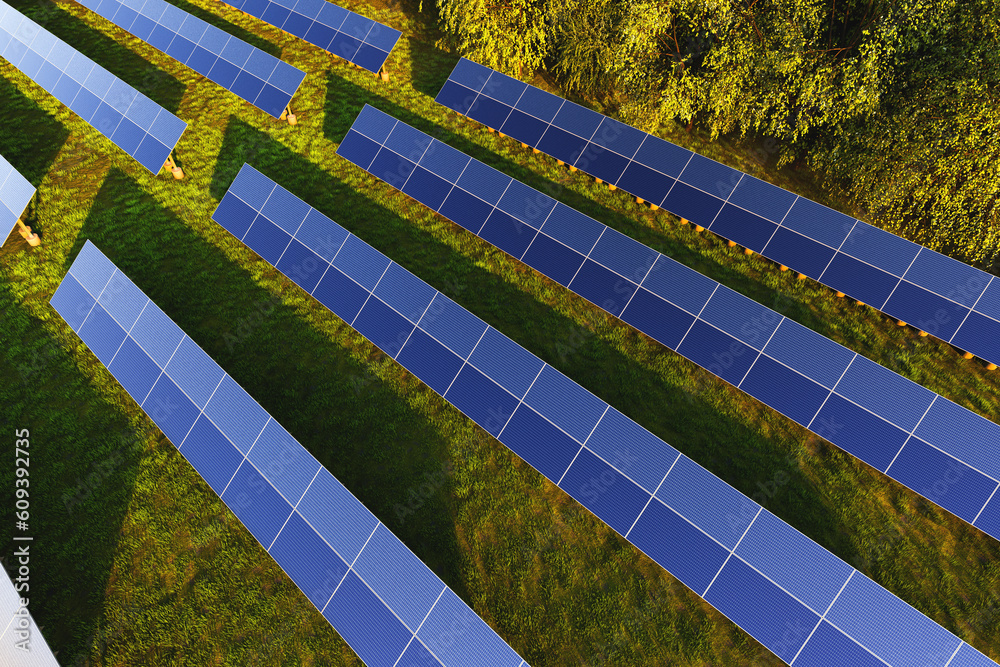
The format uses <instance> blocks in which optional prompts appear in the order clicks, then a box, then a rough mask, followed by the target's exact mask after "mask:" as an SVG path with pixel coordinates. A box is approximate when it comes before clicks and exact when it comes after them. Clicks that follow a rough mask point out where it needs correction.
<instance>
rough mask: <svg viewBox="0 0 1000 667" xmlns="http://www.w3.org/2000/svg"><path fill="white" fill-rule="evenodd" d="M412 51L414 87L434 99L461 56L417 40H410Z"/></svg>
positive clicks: (411, 63) (411, 65) (410, 62)
mask: <svg viewBox="0 0 1000 667" xmlns="http://www.w3.org/2000/svg"><path fill="white" fill-rule="evenodd" d="M410 52H411V53H412V57H411V58H410V61H409V65H410V80H411V81H412V82H413V88H414V89H415V90H417V91H419V92H421V93H423V94H424V95H427V96H428V97H430V98H431V99H432V100H433V99H435V98H436V97H437V95H438V93H439V92H440V91H441V88H442V87H444V83H445V81H447V80H448V77H449V76H451V71H452V70H453V69H455V65H456V64H458V61H459V60H461V56H460V55H458V54H457V53H449V52H447V51H445V50H443V49H439V48H437V47H436V46H434V45H433V44H428V43H427V42H423V41H417V40H410ZM441 109H442V110H443V109H444V107H441Z"/></svg>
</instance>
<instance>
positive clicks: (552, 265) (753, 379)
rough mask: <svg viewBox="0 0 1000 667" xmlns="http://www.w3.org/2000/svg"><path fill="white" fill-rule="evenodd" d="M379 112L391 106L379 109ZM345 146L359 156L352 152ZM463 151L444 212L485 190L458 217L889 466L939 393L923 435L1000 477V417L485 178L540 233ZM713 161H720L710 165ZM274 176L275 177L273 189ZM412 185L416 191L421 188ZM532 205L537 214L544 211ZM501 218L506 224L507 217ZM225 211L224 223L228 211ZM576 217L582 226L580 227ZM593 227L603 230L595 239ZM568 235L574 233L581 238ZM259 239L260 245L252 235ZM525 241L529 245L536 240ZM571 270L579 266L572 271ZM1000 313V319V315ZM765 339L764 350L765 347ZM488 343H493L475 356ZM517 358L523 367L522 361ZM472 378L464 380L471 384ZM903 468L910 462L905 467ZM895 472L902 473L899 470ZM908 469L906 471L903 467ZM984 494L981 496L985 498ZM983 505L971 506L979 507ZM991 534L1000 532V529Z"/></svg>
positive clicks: (370, 113) (368, 116)
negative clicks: (540, 220)
mask: <svg viewBox="0 0 1000 667" xmlns="http://www.w3.org/2000/svg"><path fill="white" fill-rule="evenodd" d="M378 115H381V116H382V118H381V119H377V116H378ZM361 118H363V119H364V125H365V126H366V127H369V126H375V125H378V126H380V127H388V126H389V124H390V123H393V125H392V128H393V130H392V131H393V132H394V133H399V134H400V136H402V134H403V130H401V129H400V128H401V126H403V125H404V124H403V123H401V122H398V121H394V120H393V119H391V117H390V116H388V115H387V114H384V113H383V112H381V111H378V110H376V109H374V108H371V107H366V109H365V111H363V112H362V114H361V116H359V120H360V119H361ZM350 133H354V130H351V131H350ZM414 133H416V134H414ZM405 134H406V136H408V137H409V139H408V141H409V142H410V143H412V144H413V145H427V144H428V143H429V142H430V141H431V139H430V137H428V136H427V135H422V136H418V135H420V133H419V132H417V131H416V130H414V129H413V128H410V129H409V130H407V131H406V133H405ZM380 150H381V152H382V153H387V152H391V151H389V149H388V148H385V147H384V146H383V147H381V148H380ZM393 155H396V154H395V153H393ZM345 157H347V158H348V159H350V156H349V155H347V156H345ZM396 157H397V158H398V155H397V156H396ZM456 159H457V160H459V161H460V162H461V163H462V164H463V165H466V166H464V170H465V171H464V173H463V175H462V177H461V178H459V180H458V183H457V184H454V185H455V187H453V188H452V189H451V191H450V194H449V195H448V198H447V199H446V200H445V203H444V205H443V206H442V207H441V208H440V209H439V212H440V213H441V214H442V215H445V216H446V217H449V216H451V215H453V213H452V211H455V213H454V215H459V216H461V215H463V214H466V213H467V212H468V211H469V210H470V209H471V207H470V206H469V202H479V205H480V206H481V207H483V208H481V209H480V210H481V211H483V212H482V213H481V215H485V216H488V217H487V220H486V224H485V225H484V226H483V227H482V229H480V230H476V229H475V228H474V227H472V226H468V225H466V224H465V223H462V222H461V220H456V221H457V222H459V224H463V226H465V227H466V228H467V229H470V231H473V232H474V233H476V234H478V235H479V236H480V237H481V238H483V239H484V240H486V241H489V242H490V243H493V244H494V245H496V246H497V247H499V248H501V249H502V250H505V251H506V252H508V253H509V254H511V255H512V256H514V257H515V258H517V259H520V260H521V261H522V262H524V263H525V264H527V265H528V266H531V267H532V268H535V269H536V270H538V271H540V272H541V273H543V274H545V275H547V276H549V277H550V278H552V279H553V280H556V281H557V282H559V283H560V284H562V285H566V286H568V287H569V289H570V290H572V291H573V292H575V293H576V294H578V295H580V296H582V297H584V298H585V299H587V300H589V301H591V302H592V303H594V304H595V305H597V306H599V307H601V308H603V309H604V310H606V311H607V312H609V313H611V314H612V315H615V316H618V317H620V318H621V319H622V320H623V321H625V322H627V323H629V324H631V325H632V326H634V327H636V328H637V329H638V330H639V331H642V332H643V333H645V334H647V335H649V336H650V337H652V338H654V339H655V340H657V341H659V342H660V343H662V344H663V345H665V346H667V347H669V348H670V349H672V350H674V351H675V352H678V353H679V354H681V355H682V356H684V357H686V358H688V359H690V360H691V361H693V362H695V363H696V364H698V365H700V366H702V367H704V368H705V369H706V370H708V371H710V372H711V373H714V374H715V375H717V376H718V377H720V378H722V379H724V380H726V381H727V382H729V383H731V384H733V385H734V386H737V387H739V388H740V389H742V390H744V391H745V392H746V393H748V394H750V395H751V396H754V397H755V398H757V399H758V400H760V401H762V402H763V403H765V404H766V405H768V406H770V407H772V408H774V409H775V410H777V411H779V412H781V413H782V414H784V415H785V416H787V417H789V418H790V419H792V420H794V421H796V422H797V423H799V424H801V425H803V426H806V427H807V428H809V429H811V430H812V431H813V432H814V433H816V434H817V435H819V436H821V437H823V438H826V439H827V440H829V441H830V442H833V443H834V444H836V445H838V446H839V447H841V448H842V449H844V450H845V451H847V452H849V453H851V454H853V455H854V456H856V457H857V458H859V459H861V460H862V461H864V462H865V463H868V464H869V465H872V466H874V467H876V468H878V469H879V470H881V471H885V470H886V468H887V467H888V466H889V464H890V463H891V462H892V460H893V458H894V457H895V456H896V454H897V453H898V452H899V451H900V449H901V448H902V447H903V444H904V443H905V442H906V438H907V437H908V436H909V435H910V433H911V432H912V431H913V429H914V427H916V426H917V424H918V423H919V422H920V420H921V418H922V417H923V415H924V413H925V412H927V408H928V406H930V405H931V403H932V402H935V401H936V404H939V405H941V406H943V407H941V408H936V409H935V410H932V411H931V412H932V413H933V414H928V417H929V418H930V421H928V422H927V426H924V425H923V424H921V426H920V428H919V429H918V432H917V436H918V437H921V438H922V439H924V440H925V441H926V442H927V443H928V444H930V445H931V446H933V447H937V448H939V449H941V450H943V451H945V452H947V453H949V454H951V455H952V456H955V457H956V458H958V459H959V460H960V461H961V462H963V464H965V465H967V466H969V468H970V469H971V470H972V471H973V472H975V473H976V474H977V475H983V476H985V477H986V478H987V479H988V480H990V481H992V482H993V483H996V484H1000V481H998V480H1000V464H998V463H997V461H1000V426H998V425H997V424H995V423H993V422H991V421H989V420H987V419H984V418H983V417H980V416H978V415H975V414H974V413H971V412H968V411H967V410H964V408H960V407H959V406H958V405H956V404H955V403H952V402H951V401H947V400H946V399H944V398H941V397H940V396H937V395H936V394H934V393H933V392H931V391H929V390H927V389H925V388H924V387H922V386H920V385H917V384H915V383H913V382H911V381H910V380H907V379H905V378H903V377H902V376H900V375H898V374H896V373H894V372H892V371H890V370H888V369H886V368H884V367H882V366H880V365H878V364H876V363H874V362H873V361H870V360H869V359H866V358H865V357H862V356H860V355H856V354H855V353H853V352H851V351H850V350H848V349H847V348H845V347H843V346H841V345H838V344H837V343H834V342H833V341H831V340H829V339H827V338H825V337H823V336H820V335H819V334H816V333H815V332H812V331H809V330H807V329H805V328H804V327H802V326H800V325H798V324H796V323H794V322H791V321H789V320H787V319H786V318H785V317H783V316H782V315H780V314H778V313H777V312H775V311H773V310H771V309H769V308H766V307H765V306H762V305H761V304H759V303H757V302H755V301H753V300H751V299H749V298H747V297H745V296H743V295H741V294H739V293H737V292H735V291H733V290H731V289H729V288H727V287H724V286H722V285H720V284H719V283H717V282H715V281H713V280H711V279H709V278H707V277H705V276H703V275H701V274H698V273H697V272H695V271H693V270H691V269H689V268H687V267H685V266H683V265H681V264H680V263H678V262H676V261H674V260H672V259H670V258H669V257H667V256H665V255H662V254H659V253H656V252H655V251H653V250H651V249H650V248H647V247H646V246H644V245H642V244H640V243H638V242H636V241H634V240H633V239H630V238H628V237H626V236H624V235H622V234H620V233H619V232H617V231H615V230H612V229H610V228H608V227H606V226H604V225H602V224H601V223H599V222H597V221H596V220H593V219H591V218H587V217H586V216H584V215H583V214H581V213H579V212H576V211H572V209H569V208H568V207H566V206H564V205H562V204H558V205H556V206H555V207H551V206H550V202H551V198H550V197H548V196H546V195H543V194H542V193H540V192H537V194H536V195H532V190H531V189H530V188H528V187H527V186H525V185H524V184H522V183H520V182H518V181H512V180H511V179H510V177H507V176H502V175H500V176H498V177H490V178H489V179H486V178H484V180H483V182H484V183H499V185H500V186H502V188H503V191H506V192H509V191H511V190H512V189H515V188H516V192H517V196H516V201H522V202H531V203H532V204H535V202H537V209H538V211H537V217H541V216H542V215H546V216H547V219H546V221H545V224H543V225H542V226H541V227H542V231H540V232H537V233H536V232H535V230H534V228H532V227H529V226H528V225H527V224H524V223H520V222H518V221H515V222H510V221H509V220H508V218H509V216H507V214H506V213H503V212H502V211H499V209H497V208H493V207H494V206H495V204H491V203H489V202H487V201H484V200H483V199H482V198H480V197H479V196H478V195H477V193H476V192H473V191H472V190H475V189H476V188H474V187H471V186H470V189H469V190H466V189H465V188H464V187H463V185H462V184H463V182H465V181H466V180H467V178H466V177H467V176H468V174H470V173H475V172H476V171H479V172H480V173H483V174H484V175H486V174H489V172H491V171H493V170H492V169H491V168H490V167H487V166H486V165H484V164H482V163H481V162H478V161H477V160H470V159H469V158H468V156H466V155H462V154H457V155H456ZM477 165H478V166H477ZM359 166H360V165H359ZM703 170H705V173H714V172H712V171H711V170H710V169H708V168H705V167H704V166H703ZM369 171H370V173H373V174H375V175H376V176H377V175H378V174H377V173H376V172H375V171H372V170H369ZM727 173H728V172H727ZM716 177H718V178H720V179H722V181H723V182H725V178H724V175H723V176H719V175H718V174H716ZM477 185H478V184H477ZM267 187H269V186H264V189H267ZM493 187H496V186H495V185H494V186H493ZM482 190H483V191H485V190H486V188H485V187H484V188H482ZM411 194H413V195H414V196H417V193H411ZM703 194H704V193H703ZM705 196H708V195H705ZM504 197H506V195H504ZM452 199H457V200H458V201H459V202H460V203H459V204H457V205H456V206H455V207H454V208H452V207H450V206H449V201H451V200H452ZM491 200H492V201H502V198H501V197H500V196H497V197H491ZM796 201H797V202H798V201H804V200H801V199H799V200H796ZM809 206H818V205H812V204H810V205H809ZM511 210H514V209H511ZM517 210H524V209H523V207H522V208H521V209H517ZM733 210H736V211H740V212H741V215H745V216H752V215H753V214H751V213H748V212H746V211H743V210H742V209H735V208H734V209H733ZM804 210H805V209H804ZM809 210H814V208H810V209H809ZM546 211H549V212H548V213H546ZM571 211H572V212H571ZM814 212H815V211H814ZM223 213H224V214H225V213H226V212H225V211H223ZM529 213H532V214H534V213H536V211H533V210H531V211H529ZM817 215H819V214H817ZM553 216H555V218H554V217H553ZM223 217H225V216H224V215H223ZM525 217H526V219H535V216H533V215H527V216H525ZM753 217H756V216H753ZM452 219H455V218H452ZM553 219H555V220H557V221H558V222H557V223H556V224H555V225H554V226H553V227H552V231H553V233H556V234H557V235H558V238H554V237H552V236H549V235H548V234H547V233H546V232H545V230H546V229H548V227H547V225H548V224H549V221H550V220H553ZM757 219H758V220H760V221H761V223H762V224H766V225H769V226H771V227H772V228H773V227H775V225H774V224H773V223H771V222H768V221H766V220H764V219H763V218H757ZM500 220H503V221H505V224H504V225H501V224H500V222H499V221H500ZM221 222H222V223H223V224H225V220H221ZM518 225H520V226H518ZM572 227H575V228H576V229H575V230H572V231H570V230H571V228H572ZM788 233H790V234H791V233H794V232H788ZM844 234H845V235H846V234H847V232H846V231H845V232H844ZM592 238H594V239H595V241H593V242H592V241H591V239H592ZM803 238H804V237H803ZM559 239H566V240H567V241H568V242H572V243H573V246H570V245H568V244H564V243H562V242H561V241H560V240H559ZM540 240H541V241H540ZM250 245H251V247H253V244H250ZM536 245H537V247H538V250H537V251H532V249H531V248H534V247H536ZM529 246H530V248H529ZM525 248H528V250H527V252H525ZM258 252H259V251H258ZM386 261H387V260H386V259H384V258H380V259H378V260H377V261H376V260H372V261H371V266H372V267H373V268H374V269H375V270H376V271H377V270H378V269H379V267H381V266H382V265H384V263H385V262H386ZM852 261H853V260H852ZM571 272H572V277H571V278H567V276H569V275H570V273H571ZM640 284H641V287H640V286H639V285H640ZM903 284H904V285H906V284H908V283H903ZM914 288H915V287H914ZM915 289H916V288H915ZM898 291H899V290H898V288H897V292H898ZM982 292H983V290H980V292H978V293H977V298H981V297H980V296H978V295H979V294H980V293H982ZM991 298H992V297H991ZM672 304H673V305H672ZM675 306H678V307H675ZM991 321H992V320H991ZM997 324H998V325H1000V322H998V323H997ZM761 350H763V351H764V352H763V353H761V352H760V351H761ZM487 354H489V353H488V352H486V351H485V350H484V351H483V352H477V354H476V355H474V356H484V355H487ZM474 363H475V360H474ZM496 363H497V364H498V365H501V366H507V365H508V361H507V358H506V356H504V355H500V356H499V357H498V359H497V360H496ZM513 367H514V368H516V365H514V366H513ZM845 369H846V371H845ZM484 372H486V373H487V374H488V375H490V374H491V373H493V375H491V377H493V379H495V380H496V381H497V382H500V383H501V385H502V386H504V387H505V388H506V389H508V391H511V392H512V393H514V394H517V391H519V390H522V389H523V388H524V384H523V382H524V378H522V381H521V384H519V385H518V386H517V387H516V390H517V391H516V390H515V388H512V387H510V386H508V385H507V384H504V380H503V378H504V377H505V375H504V374H503V372H502V371H484ZM462 387H463V389H464V385H462ZM517 395H518V396H519V397H520V395H519V394H517ZM456 400H459V401H461V400H462V399H461V398H456ZM473 404H476V401H475V400H474V399H473V400H472V402H471V403H470V409H473V408H472V407H471V406H472V405H473ZM530 404H531V401H529V405H530ZM462 409H463V410H464V409H465V408H462ZM475 409H479V408H475ZM940 410H953V411H957V417H956V419H955V420H954V421H952V422H951V423H949V424H946V423H944V422H941V420H939V419H938V417H937V415H938V414H939V411H940ZM553 421H556V420H555V419H553ZM556 423H558V424H559V426H560V428H563V429H566V430H567V432H569V433H570V434H571V435H574V436H578V435H579V431H580V429H582V428H583V425H578V426H576V427H571V426H567V423H568V422H565V421H564V422H558V421H557V422H556ZM574 428H575V430H574ZM494 434H495V433H494ZM963 443H964V444H963ZM903 471H904V469H903V468H900V474H903ZM888 474H889V476H890V477H892V476H893V472H892V471H890V472H889V473H888ZM898 481H901V482H903V483H904V484H905V483H906V481H904V480H903V479H899V480H898ZM911 481H912V480H911ZM909 486H910V487H911V488H913V489H914V490H915V491H917V492H918V493H921V494H922V495H924V496H925V497H928V498H929V499H930V500H932V501H934V502H938V504H940V505H942V506H944V507H946V508H947V507H948V506H952V507H956V508H961V513H960V516H968V515H969V513H970V508H975V509H977V510H981V509H982V503H983V502H985V499H984V498H982V497H981V494H980V493H979V491H978V489H979V488H980V487H979V486H975V487H974V486H973V485H968V486H967V487H961V488H959V487H955V488H952V490H951V495H952V497H951V498H948V499H947V501H946V502H943V501H941V499H940V498H937V499H936V497H935V496H934V494H930V493H926V492H925V491H926V489H925V488H924V487H923V485H917V486H914V485H913V484H910V485H909ZM965 493H968V494H969V495H968V497H964V498H961V499H958V498H957V496H961V495H963V494H965ZM976 503H979V505H978V508H976V507H975V505H976ZM975 514H976V512H972V516H975ZM991 535H993V536H994V537H997V538H998V539H1000V533H991Z"/></svg>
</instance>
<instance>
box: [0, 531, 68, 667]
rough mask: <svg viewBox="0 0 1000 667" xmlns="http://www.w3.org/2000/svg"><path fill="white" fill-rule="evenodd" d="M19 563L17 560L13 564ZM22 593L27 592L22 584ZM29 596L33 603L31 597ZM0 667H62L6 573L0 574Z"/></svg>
mask: <svg viewBox="0 0 1000 667" xmlns="http://www.w3.org/2000/svg"><path fill="white" fill-rule="evenodd" d="M15 539H17V538H15ZM27 544H30V543H27ZM15 545H16V543H15ZM18 560H19V559H17V558H15V559H14V562H15V563H16V562H17V561H18ZM22 582H23V578H22ZM21 590H22V592H23V591H24V590H25V589H24V587H23V583H22V584H21ZM26 597H29V601H30V596H26ZM24 642H27V644H25V643H24ZM25 645H27V647H28V648H27V649H25V648H24V647H25ZM0 665H4V666H7V665H10V666H11V667H14V666H15V665H16V667H59V663H58V662H56V659H55V656H53V655H52V650H51V649H50V648H49V645H48V644H47V643H46V642H45V637H43V636H42V633H41V632H39V630H38V625H37V624H36V623H35V619H34V618H32V617H31V612H30V611H28V609H27V607H22V606H21V596H20V595H19V594H18V591H17V590H15V588H14V582H13V581H11V580H10V577H9V576H8V575H7V572H6V571H3V572H2V573H0Z"/></svg>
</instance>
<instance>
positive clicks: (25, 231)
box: [17, 218, 42, 247]
mask: <svg viewBox="0 0 1000 667" xmlns="http://www.w3.org/2000/svg"><path fill="white" fill-rule="evenodd" d="M17 226H18V227H19V228H20V229H18V230H17V231H18V233H20V234H21V238H23V239H24V240H25V241H27V242H28V245H30V246H31V247H36V246H38V245H40V244H41V242H42V239H41V237H40V236H38V234H35V233H34V232H32V231H31V227H28V226H27V225H25V224H24V223H23V222H21V218H18V219H17Z"/></svg>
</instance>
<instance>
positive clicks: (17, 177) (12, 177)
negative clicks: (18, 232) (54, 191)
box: [0, 155, 35, 230]
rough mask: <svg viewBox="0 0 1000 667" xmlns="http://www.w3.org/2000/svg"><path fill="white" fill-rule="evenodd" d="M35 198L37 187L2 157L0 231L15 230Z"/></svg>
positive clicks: (0, 165)
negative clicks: (29, 203)
mask: <svg viewBox="0 0 1000 667" xmlns="http://www.w3.org/2000/svg"><path fill="white" fill-rule="evenodd" d="M34 196H35V186H34V185H32V184H31V183H29V182H28V179H26V178H25V177H24V176H22V175H21V174H20V173H18V171H17V170H16V169H14V167H12V166H11V164H10V162H7V160H6V159H5V158H4V156H3V155H0V230H3V229H6V230H10V229H11V228H13V227H14V225H15V224H16V223H17V221H18V219H20V217H21V214H22V213H24V209H25V208H27V207H28V202H30V201H31V198H32V197H34Z"/></svg>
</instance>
